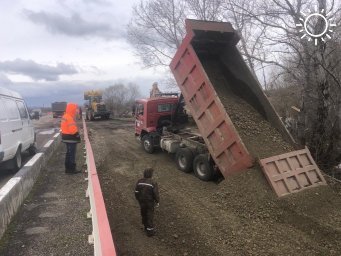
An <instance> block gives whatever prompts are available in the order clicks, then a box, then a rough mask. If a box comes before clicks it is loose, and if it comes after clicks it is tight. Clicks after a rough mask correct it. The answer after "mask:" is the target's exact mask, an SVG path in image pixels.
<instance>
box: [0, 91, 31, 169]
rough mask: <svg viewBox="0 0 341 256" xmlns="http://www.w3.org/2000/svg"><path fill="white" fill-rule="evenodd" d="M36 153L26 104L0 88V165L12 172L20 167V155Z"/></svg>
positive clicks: (20, 98) (10, 92)
mask: <svg viewBox="0 0 341 256" xmlns="http://www.w3.org/2000/svg"><path fill="white" fill-rule="evenodd" d="M26 150H28V152H29V153H30V154H31V155H34V154H35V153H36V143H35V132H34V127H33V124H32V122H31V120H30V116H29V114H28V111H27V107H26V104H25V102H24V100H23V98H22V97H21V96H20V94H19V93H17V92H14V91H10V90H7V89H5V88H1V87H0V163H2V162H5V161H8V162H9V163H10V165H11V167H12V168H13V169H14V170H19V169H20V167H21V166H22V159H21V153H22V152H24V151H26Z"/></svg>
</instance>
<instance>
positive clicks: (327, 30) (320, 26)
mask: <svg viewBox="0 0 341 256" xmlns="http://www.w3.org/2000/svg"><path fill="white" fill-rule="evenodd" d="M301 14H302V15H303V17H304V19H303V18H300V23H297V24H296V27H297V28H301V30H299V32H301V33H303V35H302V36H301V39H303V38H305V37H307V38H308V41H311V40H314V42H315V45H317V42H318V41H319V40H321V41H322V42H325V41H326V39H327V38H328V39H330V38H331V36H330V34H332V33H333V32H334V31H333V30H332V27H335V26H336V24H335V23H332V22H331V19H328V16H329V14H330V13H327V14H324V10H321V12H316V11H315V12H313V13H311V14H309V15H307V14H305V13H303V12H301Z"/></svg>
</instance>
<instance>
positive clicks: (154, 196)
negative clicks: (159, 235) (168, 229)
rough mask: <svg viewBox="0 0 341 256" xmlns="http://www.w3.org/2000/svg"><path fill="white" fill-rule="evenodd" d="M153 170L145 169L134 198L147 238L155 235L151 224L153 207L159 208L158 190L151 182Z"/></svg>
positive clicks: (153, 182)
mask: <svg viewBox="0 0 341 256" xmlns="http://www.w3.org/2000/svg"><path fill="white" fill-rule="evenodd" d="M153 172H154V170H153V168H147V169H145V170H144V172H143V178H142V179H139V180H138V181H137V183H136V186H135V197H136V199H137V201H138V202H139V204H140V208H141V216H142V224H143V225H144V230H145V232H146V233H147V236H153V235H155V229H154V224H153V218H154V207H155V206H156V207H158V206H159V201H160V198H159V188H158V185H157V183H156V182H155V181H153V180H152V176H153Z"/></svg>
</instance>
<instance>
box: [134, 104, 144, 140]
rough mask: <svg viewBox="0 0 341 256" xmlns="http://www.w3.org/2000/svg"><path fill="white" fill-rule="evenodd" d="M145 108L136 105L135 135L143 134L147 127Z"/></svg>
mask: <svg viewBox="0 0 341 256" xmlns="http://www.w3.org/2000/svg"><path fill="white" fill-rule="evenodd" d="M145 114H146V113H145V108H144V105H143V104H142V103H136V108H135V133H136V134H141V132H142V130H143V128H145V127H146V120H145Z"/></svg>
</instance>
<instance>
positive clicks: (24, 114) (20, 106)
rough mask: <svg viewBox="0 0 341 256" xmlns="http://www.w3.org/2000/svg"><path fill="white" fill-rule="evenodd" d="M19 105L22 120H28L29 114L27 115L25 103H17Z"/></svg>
mask: <svg viewBox="0 0 341 256" xmlns="http://www.w3.org/2000/svg"><path fill="white" fill-rule="evenodd" d="M17 104H18V109H19V113H20V117H21V119H27V118H28V114H27V110H26V108H25V105H24V102H22V101H17Z"/></svg>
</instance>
